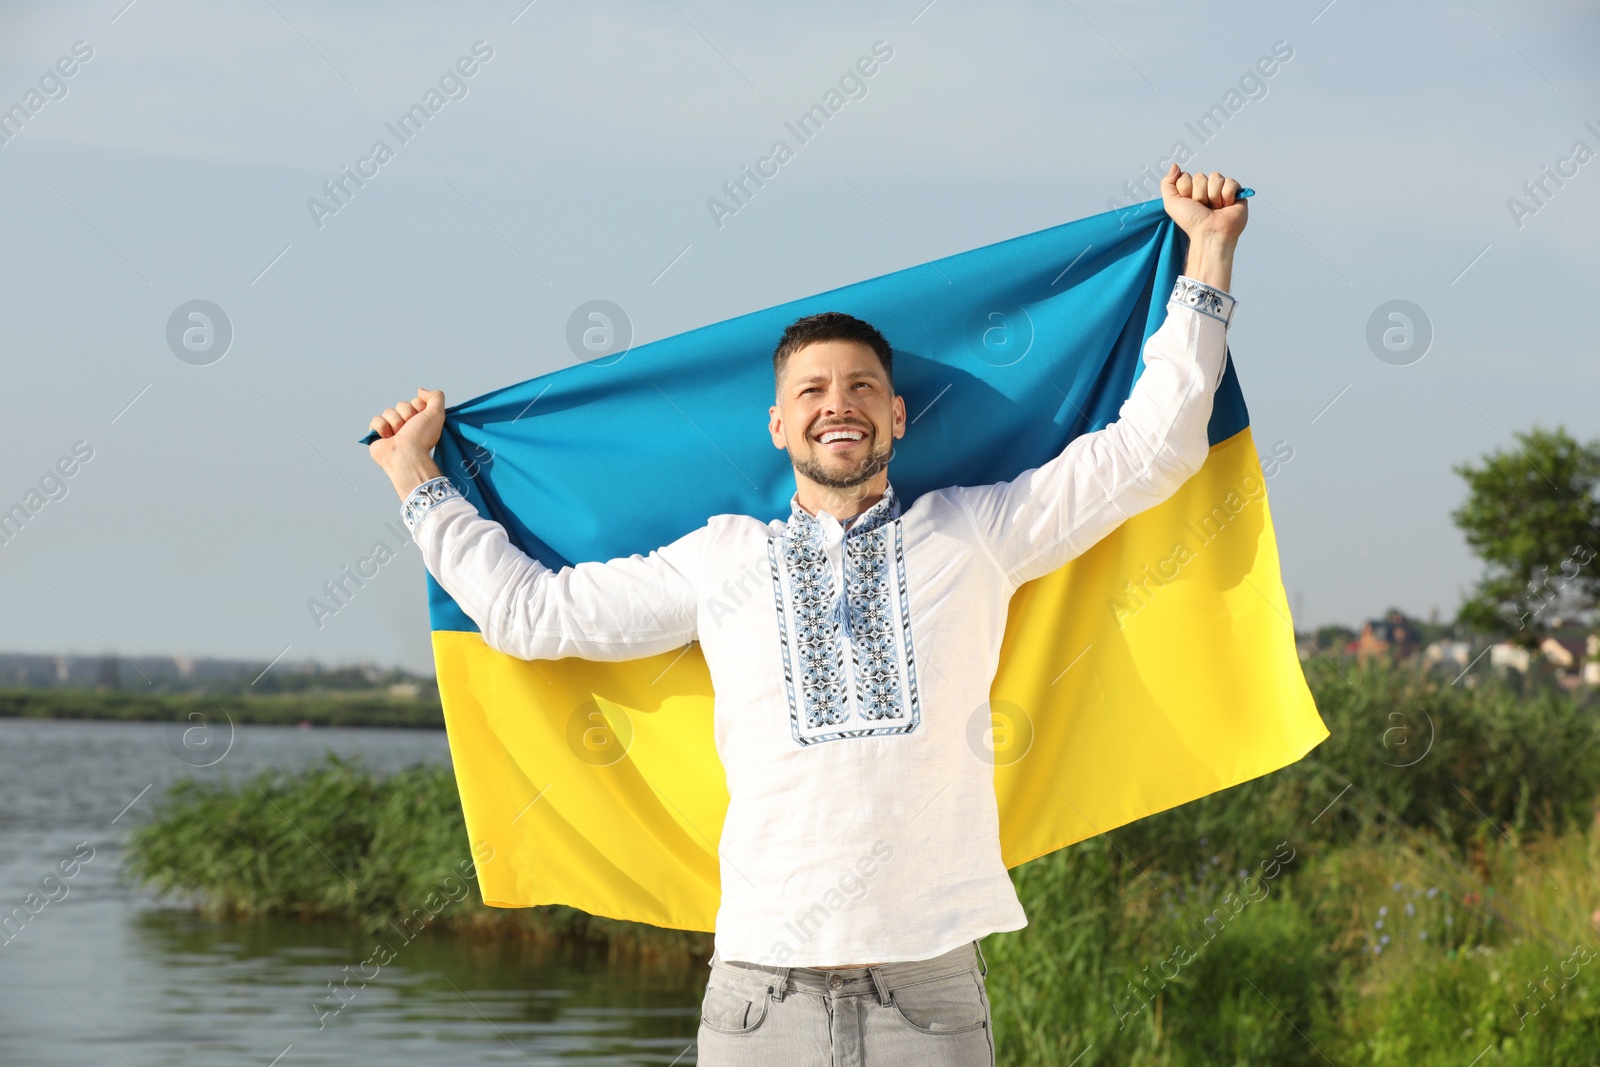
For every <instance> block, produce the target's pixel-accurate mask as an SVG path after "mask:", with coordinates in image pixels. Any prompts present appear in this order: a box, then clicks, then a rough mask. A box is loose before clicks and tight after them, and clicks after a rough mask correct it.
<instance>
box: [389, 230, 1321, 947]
mask: <svg viewBox="0 0 1600 1067" xmlns="http://www.w3.org/2000/svg"><path fill="white" fill-rule="evenodd" d="M1185 251H1186V247H1185V238H1184V236H1183V234H1182V232H1181V231H1180V230H1179V229H1178V228H1177V227H1176V225H1175V224H1174V223H1173V222H1172V221H1171V219H1170V218H1169V217H1168V216H1167V215H1166V213H1165V211H1164V210H1163V208H1162V205H1161V202H1160V201H1159V200H1152V201H1148V202H1146V203H1143V204H1138V205H1134V206H1132V207H1129V208H1124V209H1121V210H1118V211H1113V212H1107V213H1104V214H1100V215H1094V216H1091V217H1088V218H1085V219H1081V220H1078V221H1075V222H1068V223H1065V224H1062V225H1058V226H1054V227H1051V228H1048V229H1044V230H1040V231H1038V232H1036V233H1031V234H1026V235H1023V236H1020V237H1015V238H1012V239H1010V240H1006V241H1001V242H998V243H996V244H991V245H987V246H984V247H981V248H977V249H974V250H971V251H968V252H962V253H959V254H956V255H951V256H947V257H944V258H942V259H937V260H933V261H930V262H926V263H923V264H920V265H918V266H914V267H909V268H906V269H904V270H899V271H895V272H893V273H890V274H885V275H883V276H881V277H877V278H872V279H868V280H866V281H861V282H857V283H854V284H851V285H846V286H843V287H841V288H837V289H832V290H829V291H827V292H823V293H819V294H817V295H815V296H808V297H804V298H802V299H799V300H794V301H790V302H788V303H784V304H780V305H777V306H775V307H771V308H767V309H765V310H761V311H756V312H753V313H750V314H746V315H741V316H738V317H736V318H732V319H728V320H726V321H723V322H718V323H715V324H712V325H709V326H705V327H701V328H698V329H694V330H690V331H687V332H685V333H681V334H678V335H675V336H673V337H667V338H663V339H661V340H658V341H653V342H650V343H648V344H643V345H639V346H637V347H635V348H632V349H629V350H627V351H625V352H620V353H615V354H611V355H607V356H603V357H601V358H598V359H594V360H590V361H588V362H585V363H580V364H577V365H575V366H570V367H565V368H563V369H561V370H557V371H553V372H551V373H548V374H543V375H540V376H538V377H536V378H533V379H530V380H528V381H525V382H520V383H518V384H515V385H511V386H508V387H506V388H503V389H499V390H496V391H494V392H491V393H488V394H486V395H484V396H481V397H477V398H476V399H473V400H469V401H467V402H465V403H461V404H457V405H454V406H453V407H449V408H447V409H446V416H445V425H444V431H443V436H442V438H441V440H440V443H439V446H438V448H437V449H436V450H435V460H436V461H437V463H438V465H439V467H440V469H441V470H442V471H443V472H444V473H445V475H446V476H447V477H448V478H449V479H450V480H451V481H452V482H453V483H454V484H455V485H456V487H457V488H459V489H460V490H461V492H462V493H463V494H464V495H465V496H466V497H467V499H468V500H469V501H470V502H471V503H472V504H473V505H474V506H475V507H476V508H477V509H478V511H479V512H480V513H481V514H483V515H485V516H487V517H488V518H491V519H494V520H496V521H497V522H499V523H500V524H501V525H503V526H504V527H505V529H506V531H507V533H508V535H509V537H510V539H511V541H512V542H513V543H514V544H516V545H517V546H519V547H520V548H521V549H522V550H523V551H524V552H526V553H528V554H529V555H530V556H533V557H534V558H536V559H538V560H539V561H540V562H542V563H543V564H545V565H546V566H547V567H550V568H552V569H560V568H561V567H564V566H567V565H571V564H576V563H580V562H584V561H604V560H610V559H615V558H618V557H626V556H629V555H632V554H634V553H639V554H648V553H649V552H650V551H651V550H653V549H655V548H658V547H660V546H662V545H664V544H667V543H668V542H670V541H672V540H675V539H676V538H678V537H681V536H682V535H683V534H685V533H688V532H689V531H690V530H693V529H695V528H697V527H699V526H701V525H702V524H704V523H705V522H706V520H707V519H708V518H709V517H710V516H712V515H716V514H722V513H735V514H744V515H752V516H755V517H756V518H758V519H761V520H763V521H767V520H771V519H777V518H786V517H787V516H788V514H789V501H790V497H791V496H792V495H793V493H794V489H795V485H794V477H793V471H792V469H791V467H790V465H789V460H788V457H787V455H786V453H784V452H783V451H781V450H779V449H776V448H774V447H773V446H772V443H771V440H770V438H769V435H768V432H767V428H766V423H767V409H768V407H769V406H770V405H771V403H772V401H773V380H772V362H771V356H772V351H773V349H774V347H776V345H777V342H778V338H779V337H780V335H781V334H782V332H783V330H784V328H785V327H786V326H788V325H789V324H790V323H791V322H793V321H794V320H795V319H798V318H800V317H802V316H805V315H810V314H814V313H817V312H821V311H843V312H847V313H849V314H851V315H855V316H857V317H859V318H862V319H865V320H866V321H868V322H870V323H872V324H873V325H874V326H876V327H877V328H878V329H879V330H880V331H882V332H883V334H884V335H885V336H886V337H887V338H888V340H889V341H890V343H891V345H892V346H893V349H894V379H895V388H896V391H897V392H898V393H900V394H901V395H903V396H904V397H905V401H906V410H907V413H908V417H909V420H908V421H909V425H908V427H907V432H906V435H905V437H904V438H903V439H902V440H900V441H899V442H897V443H896V448H895V453H894V458H893V463H892V465H891V469H890V477H891V478H892V480H893V483H894V486H895V491H896V493H897V494H899V496H900V498H901V501H902V505H903V506H904V507H909V506H910V505H911V503H912V502H913V501H915V499H916V498H917V496H918V495H920V494H921V493H923V492H927V491H930V490H933V489H938V488H942V487H945V486H951V485H982V484H988V483H992V482H999V481H1007V480H1010V479H1012V478H1015V477H1016V476H1017V475H1018V474H1020V473H1021V472H1023V471H1025V470H1029V469H1031V468H1033V467H1037V466H1039V465H1040V464H1042V463H1044V462H1045V461H1046V460H1048V459H1050V458H1051V457H1053V456H1055V455H1056V454H1057V453H1059V452H1060V451H1061V450H1062V448H1064V447H1065V446H1066V444H1067V443H1068V442H1069V441H1071V440H1072V439H1073V438H1075V437H1077V436H1078V435H1079V434H1083V433H1088V432H1092V431H1094V430H1097V429H1100V428H1102V427H1104V426H1105V425H1107V424H1108V423H1110V422H1112V421H1114V420H1115V419H1116V418H1117V414H1118V410H1119V408H1120V407H1121V405H1122V403H1123V401H1125V400H1126V399H1127V397H1128V394H1129V392H1130V391H1131V390H1132V388H1133V385H1134V383H1135V382H1136V381H1137V380H1138V377H1139V375H1140V373H1141V372H1142V370H1143V366H1144V364H1143V361H1142V359H1141V351H1142V348H1143V345H1144V342H1145V340H1146V338H1148V337H1149V336H1150V335H1151V334H1152V333H1154V332H1155V330H1156V329H1157V327H1159V326H1160V325H1161V322H1162V320H1163V318H1164V317H1165V314H1166V303H1167V297H1168V295H1169V294H1170V293H1171V291H1172V289H1173V285H1174V282H1175V281H1176V279H1177V277H1178V275H1179V274H1180V273H1181V270H1182V266H1183V260H1184V254H1185ZM1241 304H1242V305H1243V309H1244V313H1245V314H1247V315H1248V314H1249V309H1248V304H1247V303H1245V302H1243V301H1241ZM1235 321H1237V313H1236V315H1235ZM374 439H375V435H372V434H369V435H367V437H366V438H364V439H363V443H367V442H370V441H372V440H374ZM1209 440H1210V445H1211V447H1210V453H1209V455H1208V457H1207V460H1206V463H1205V465H1204V466H1203V467H1202V468H1201V470H1200V471H1199V472H1198V473H1197V474H1195V475H1194V476H1193V477H1192V478H1191V479H1189V481H1187V482H1186V483H1185V484H1184V485H1183V487H1182V488H1181V489H1180V490H1179V491H1178V492H1177V493H1176V494H1175V495H1174V496H1173V497H1172V498H1170V499H1169V500H1167V501H1165V502H1164V503H1162V504H1160V505H1158V506H1156V507H1155V508H1152V509H1150V510H1149V511H1146V512H1143V513H1141V514H1139V515H1136V516H1135V517H1134V518H1132V519H1130V520H1128V521H1127V522H1125V523H1124V524H1123V525H1122V526H1120V527H1118V528H1117V529H1116V530H1115V531H1114V532H1113V533H1112V534H1110V535H1109V536H1107V537H1105V538H1104V539H1103V540H1101V541H1100V542H1099V543H1098V544H1096V545H1095V546H1093V547H1092V548H1091V549H1089V550H1088V551H1087V552H1085V553H1084V554H1083V555H1081V556H1079V557H1078V558H1076V559H1074V560H1073V561H1071V562H1070V563H1069V564H1067V565H1066V566H1064V567H1062V568H1060V569H1059V570H1057V571H1055V572H1053V573H1051V574H1047V575H1045V576H1043V577H1041V578H1038V579H1035V580H1034V581H1031V582H1028V583H1026V584H1025V585H1023V586H1022V587H1021V588H1020V589H1018V590H1017V592H1016V594H1015V596H1014V597H1013V598H1012V601H1011V607H1010V613H1009V616H1008V620H1007V625H1006V634H1005V640H1004V644H1003V646H1002V651H1001V656H1000V664H999V668H998V672H997V674H996V677H995V679H994V683H993V685H992V687H991V689H990V698H991V699H990V717H991V720H992V723H993V733H992V737H990V738H985V739H984V740H985V744H986V745H988V746H992V751H993V754H994V781H995V791H996V798H997V802H998V806H999V814H1000V837H1001V850H1002V854H1003V856H1004V859H1005V863H1006V865H1007V866H1008V867H1015V866H1017V865H1018V864H1021V863H1024V862H1026V861H1027V860H1030V859H1033V858H1035V857H1037V856H1041V855H1044V854H1046V853H1049V852H1052V851H1054V850H1056V849H1059V848H1063V847H1065V846H1068V845H1071V844H1073V843H1075V842H1078V841H1082V840H1084V839H1086V838H1088V837H1092V836H1094V835H1097V834H1100V833H1104V832H1105V831H1107V830H1111V829H1114V828H1115V827H1118V826H1123V825H1126V824H1127V823H1129V822H1132V821H1135V820H1137V819H1141V818H1144V817H1145V816H1148V815H1151V814H1154V813H1156V812H1160V811H1165V810H1167V809H1169V808H1173V807H1176V806H1178V805H1180V804H1184V803H1187V802H1189V801H1192V800H1195V799H1198V798H1200V797H1203V796H1206V795H1208V794H1210V793H1214V792H1216V791H1218V790H1221V789H1226V788H1229V787H1231V786H1234V785H1238V784H1240V783H1242V782H1245V781H1248V780H1250V779H1252V778H1256V777H1259V776H1261V775H1264V774H1267V773H1270V772H1272V771H1274V770H1278V769H1280V768H1282V767H1285V766H1287V765H1289V764H1291V763H1293V762H1295V761H1297V760H1299V759H1300V758H1302V757H1303V756H1305V755H1306V754H1307V753H1308V752H1309V751H1310V750H1311V749H1313V748H1314V747H1316V746H1317V745H1318V744H1320V743H1321V742H1322V740H1323V739H1324V738H1326V737H1327V736H1328V731H1327V728H1326V726H1325V725H1324V724H1323V721H1322V719H1321V717H1320V716H1319V715H1318V713H1317V710H1316V706H1315V704H1314V702H1313V700H1312V697H1311V693H1310V690H1309V688H1308V686H1307V685H1306V680H1305V676H1304V673H1303V671H1302V669H1301V666H1300V661H1299V657H1298V654H1297V652H1296V648H1295V639H1294V629H1293V625H1292V623H1291V621H1290V614H1289V608H1288V603H1287V599H1286V597H1285V595H1284V588H1283V581H1282V576H1281V572H1280V568H1279V560H1278V553H1277V544H1276V537H1275V535H1274V532H1273V526H1272V518H1271V513H1270V508H1269V507H1268V498H1267V492H1266V478H1265V475H1264V473H1263V469H1262V463H1261V457H1260V455H1259V453H1258V451H1257V448H1256V444H1255V441H1254V439H1253V437H1252V435H1251V431H1250V425H1249V416H1248V413H1247V410H1246V408H1245V403H1244V397H1243V394H1242V392H1241V391H1240V387H1239V382H1238V378H1237V375H1236V374H1235V371H1234V367H1233V362H1232V358H1231V356H1230V357H1229V359H1228V362H1227V365H1226V367H1225V369H1224V372H1223V376H1222V379H1221V382H1220V384H1219V386H1218V389H1217V393H1216V397H1215V402H1214V405H1213V410H1212V416H1211V420H1210V424H1209ZM757 584H758V585H759V583H757ZM427 587H428V608H429V620H430V625H431V628H432V631H433V636H432V640H433V649H434V657H435V664H436V667H437V671H438V680H439V690H440V694H441V698H442V700H443V704H444V714H445V724H446V729H447V732H448V734H449V742H450V751H451V757H452V761H453V763H454V767H455V775H456V782H457V786H458V788H459V790H460V794H461V803H462V810H463V814H464V816H465V820H466V825H467V831H468V834H469V836H470V838H471V842H472V845H473V847H474V850H475V852H477V853H479V854H481V855H483V856H485V857H487V858H486V859H484V860H483V861H482V862H480V863H479V864H478V868H477V871H478V880H479V887H480V890H481V892H482V895H483V900H484V902H485V903H486V904H489V905H492V906H496V907H529V906H534V905H539V904H553V903H560V904H567V905H571V906H573V907H577V908H580V909H582V910H584V911H587V912H590V913H592V914H595V915H602V916H608V917H612V918H618V919H629V920H634V921H639V922H645V923H652V924H654V925H657V926H663V927H672V928H680V929H690V930H704V931H710V930H712V929H713V928H714V923H715V918H716V913H717V907H718V903H719V899H720V889H719V862H718V854H717V842H718V838H719V835H720V832H721V828H722V822H723V817H724V815H725V813H726V811H727V805H728V793H727V787H726V783H725V779H724V776H723V771H722V767H721V764H720V762H719V760H718V757H717V752H716V748H715V745H714V743H713V735H712V696H713V694H712V686H711V678H710V674H709V671H708V670H707V668H706V664H705V660H704V658H703V657H702V656H701V655H700V654H699V645H698V643H691V644H689V645H687V646H685V647H684V648H682V649H679V650H676V651H674V652H670V653H664V654H661V655H656V656H650V657H646V658H642V659H637V660H630V661H625V662H607V663H601V662H590V661H585V660H582V659H577V658H568V659H561V660H539V661H529V660H518V659H516V658H514V657H511V656H508V655H506V654H504V653H501V652H497V651H495V650H494V649H491V648H490V647H489V646H488V645H487V644H485V642H484V640H483V637H482V635H481V634H480V633H479V631H478V627H477V625H476V624H475V623H473V621H472V620H471V619H470V618H468V617H467V615H466V614H465V613H464V612H463V611H462V610H461V609H460V607H458V606H457V605H456V604H455V602H454V601H453V600H451V598H450V597H449V595H448V594H446V593H445V592H444V590H443V589H442V588H441V587H440V586H439V584H438V583H437V582H436V581H435V580H434V579H433V577H432V575H429V576H428V578H427ZM729 595H730V596H733V597H737V596H738V595H740V592H739V590H737V589H734V590H730V591H729ZM734 607H737V604H731V603H730V609H731V608H734ZM939 713H940V709H937V708H931V709H929V710H928V714H939ZM485 846H487V847H485Z"/></svg>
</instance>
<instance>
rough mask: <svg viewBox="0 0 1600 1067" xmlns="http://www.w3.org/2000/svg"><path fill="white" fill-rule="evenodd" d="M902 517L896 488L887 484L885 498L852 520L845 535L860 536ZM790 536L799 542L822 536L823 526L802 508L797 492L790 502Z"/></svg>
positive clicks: (846, 528)
mask: <svg viewBox="0 0 1600 1067" xmlns="http://www.w3.org/2000/svg"><path fill="white" fill-rule="evenodd" d="M899 517H900V498H899V497H897V496H896V495H895V492H894V486H893V485H892V484H887V483H886V484H885V485H884V489H883V497H882V498H881V499H880V500H879V501H878V502H877V503H876V504H874V505H872V506H871V507H870V508H868V509H867V510H866V511H863V512H862V513H861V514H859V515H856V516H854V517H852V518H851V519H850V522H849V523H848V525H846V526H845V531H844V535H845V536H846V537H855V536H856V535H858V534H864V533H868V532H870V531H872V530H875V529H877V528H878V527H879V526H882V525H884V524H885V523H890V522H893V521H894V520H895V519H898V518H899ZM789 534H790V536H792V537H794V538H796V539H797V540H806V539H809V538H812V537H821V536H822V524H821V522H819V521H818V519H817V517H816V516H815V515H813V514H811V512H809V511H807V510H806V509H805V508H803V507H801V506H800V494H799V492H796V493H795V495H794V496H793V497H791V498H790V500H789Z"/></svg>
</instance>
